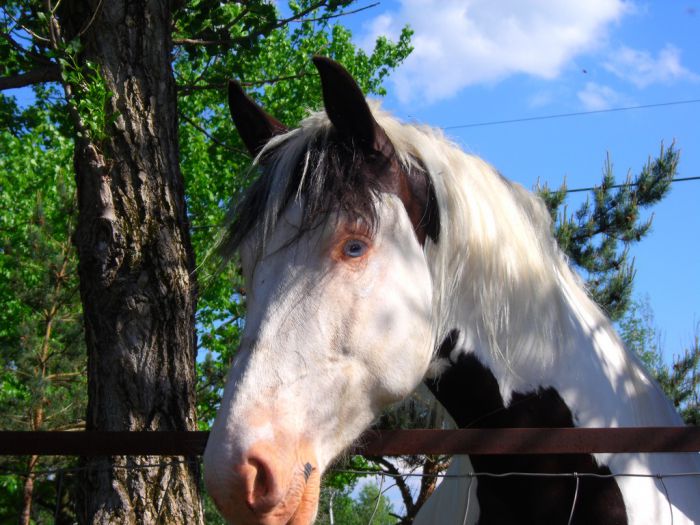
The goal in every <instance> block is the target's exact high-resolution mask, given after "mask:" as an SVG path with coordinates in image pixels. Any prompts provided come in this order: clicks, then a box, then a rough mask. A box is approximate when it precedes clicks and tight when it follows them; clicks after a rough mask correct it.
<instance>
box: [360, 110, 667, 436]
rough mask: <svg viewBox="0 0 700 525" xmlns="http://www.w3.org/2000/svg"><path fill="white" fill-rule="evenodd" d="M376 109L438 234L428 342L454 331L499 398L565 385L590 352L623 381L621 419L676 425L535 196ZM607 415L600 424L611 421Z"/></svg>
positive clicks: (430, 248) (429, 249)
mask: <svg viewBox="0 0 700 525" xmlns="http://www.w3.org/2000/svg"><path fill="white" fill-rule="evenodd" d="M374 115H375V118H376V119H377V121H378V122H379V124H380V125H381V126H382V128H384V130H385V131H386V133H387V135H388V136H389V138H390V139H391V141H392V142H393V144H394V147H395V149H396V151H397V154H398V155H399V157H400V159H401V161H402V162H403V163H404V164H406V165H410V164H416V161H417V164H418V165H419V166H423V167H424V168H425V169H426V170H427V172H428V174H429V176H430V178H431V180H432V182H433V185H434V187H435V191H436V197H437V201H438V208H439V210H440V225H441V231H440V239H439V242H438V243H437V244H433V243H431V242H429V243H427V245H426V256H427V258H428V260H429V262H430V264H431V266H432V268H433V275H434V286H435V288H436V293H435V298H436V302H435V316H434V318H435V320H436V322H437V326H436V327H435V329H436V330H435V333H436V335H437V338H438V339H437V341H436V343H439V341H441V340H442V338H444V337H445V336H446V334H447V333H448V332H449V331H450V330H452V329H454V328H458V329H459V330H460V333H461V335H462V339H461V341H460V343H461V348H459V349H458V350H457V351H474V352H476V355H477V356H478V357H479V359H480V360H482V361H483V362H485V364H487V365H488V366H489V367H490V368H491V369H492V371H493V372H494V374H495V375H496V377H497V378H498V379H499V385H500V388H501V394H502V396H503V398H504V400H505V402H506V403H508V401H509V399H510V396H511V394H512V392H513V391H514V390H519V391H527V390H532V389H535V388H537V387H538V386H541V385H548V384H549V385H552V384H556V383H559V382H565V381H566V380H565V379H563V378H562V375H566V372H565V371H566V369H567V368H572V367H577V366H579V363H580V362H581V361H585V360H589V361H590V360H591V359H592V358H593V356H592V355H590V354H588V355H585V354H586V351H587V350H590V351H591V352H594V353H598V354H599V355H598V358H599V359H601V360H602V361H603V362H606V363H607V364H608V365H609V368H608V370H607V372H608V376H611V375H616V376H619V377H625V381H626V383H625V385H624V387H623V388H619V389H617V391H616V392H614V395H615V396H618V398H619V401H620V403H623V404H626V405H627V407H628V408H627V411H628V412H629V413H630V416H631V417H630V419H628V420H627V421H626V422H624V424H626V425H641V424H651V423H652V420H651V419H650V417H658V414H666V415H667V416H666V418H665V419H666V420H667V421H668V422H669V423H670V422H673V423H676V422H677V421H678V417H677V415H676V414H675V411H674V410H673V408H672V407H670V404H669V403H668V402H667V401H666V399H665V398H664V396H663V395H662V394H661V392H660V391H659V389H658V388H657V387H656V385H655V384H654V383H653V381H651V380H650V378H649V376H648V374H647V372H646V371H645V370H644V368H643V367H642V366H641V365H640V363H639V362H638V361H637V359H636V358H635V357H634V356H632V355H630V354H629V353H628V352H627V351H626V349H625V348H624V345H623V344H622V342H621V341H620V339H619V337H618V336H617V334H616V333H615V330H614V329H613V327H612V324H611V322H610V321H609V319H608V318H607V317H606V316H605V315H604V314H603V313H602V312H601V310H600V309H599V307H598V306H597V305H596V304H595V303H594V301H593V300H592V299H590V297H588V295H587V293H586V292H585V289H584V286H583V284H582V282H581V279H580V278H579V277H578V275H576V274H575V273H574V272H573V271H572V270H571V268H570V267H569V265H568V262H567V260H566V257H565V256H564V255H563V253H562V252H561V251H560V250H559V248H558V246H557V245H556V241H555V239H554V237H553V235H552V224H551V218H550V215H549V212H548V211H547V209H546V207H545V206H544V203H543V202H542V200H541V199H540V198H538V197H537V196H535V195H534V194H532V193H531V192H529V191H527V190H525V189H524V188H523V187H522V186H520V185H519V184H516V183H513V182H511V181H508V180H507V179H505V178H504V177H502V176H501V175H500V174H499V173H497V172H496V171H495V170H494V169H493V167H491V166H490V165H489V164H487V163H486V162H484V161H483V160H482V159H480V158H477V157H474V156H472V155H468V154H466V153H464V152H463V151H462V150H461V149H460V148H458V147H457V146H455V145H454V144H452V143H451V142H450V141H449V140H447V139H446V138H445V137H444V136H443V134H442V133H441V132H440V131H439V130H435V129H433V128H429V127H427V126H414V125H406V124H403V123H401V122H399V121H398V120H396V119H394V118H393V117H391V116H389V115H388V114H386V113H385V112H382V111H381V110H379V109H377V108H374ZM582 343H583V344H584V345H585V343H589V345H590V348H588V349H586V348H582ZM579 374H583V370H580V371H579ZM608 378H609V379H610V380H614V378H612V377H608ZM591 379H592V378H590V377H589V378H588V380H591ZM560 388H561V389H566V386H565V385H563V384H562V385H560ZM628 403H629V404H628ZM650 413H654V414H656V415H657V416H650ZM606 419H608V421H606V422H602V421H598V423H601V425H605V424H615V421H611V420H610V417H607V418H606ZM654 422H656V423H658V422H659V421H658V419H656V420H654ZM618 424H620V422H619V421H618Z"/></svg>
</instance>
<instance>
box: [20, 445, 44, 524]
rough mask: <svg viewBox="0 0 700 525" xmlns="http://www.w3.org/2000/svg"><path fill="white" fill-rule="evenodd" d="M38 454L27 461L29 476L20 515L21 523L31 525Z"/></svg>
mask: <svg viewBox="0 0 700 525" xmlns="http://www.w3.org/2000/svg"><path fill="white" fill-rule="evenodd" d="M38 459H39V457H38V456H30V458H29V461H27V477H26V479H25V480H24V485H23V487H22V511H21V512H20V515H19V525H30V523H31V521H32V500H33V497H34V468H35V467H36V463H37V460H38Z"/></svg>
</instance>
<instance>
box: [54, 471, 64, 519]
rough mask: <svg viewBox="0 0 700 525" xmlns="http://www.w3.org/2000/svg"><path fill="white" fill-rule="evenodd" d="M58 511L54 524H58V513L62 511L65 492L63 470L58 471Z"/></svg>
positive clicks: (55, 513) (56, 511)
mask: <svg viewBox="0 0 700 525" xmlns="http://www.w3.org/2000/svg"><path fill="white" fill-rule="evenodd" d="M56 483H57V485H58V486H57V487H56V510H55V511H54V513H53V521H54V523H56V522H58V512H59V511H60V510H61V495H62V491H63V470H62V469H60V470H59V471H58V479H57V480H56Z"/></svg>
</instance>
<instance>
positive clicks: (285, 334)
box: [204, 58, 439, 524]
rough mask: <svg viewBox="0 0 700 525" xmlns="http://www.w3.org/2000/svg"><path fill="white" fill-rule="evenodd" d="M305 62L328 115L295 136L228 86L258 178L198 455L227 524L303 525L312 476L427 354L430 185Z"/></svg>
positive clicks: (407, 388) (354, 101)
mask: <svg viewBox="0 0 700 525" xmlns="http://www.w3.org/2000/svg"><path fill="white" fill-rule="evenodd" d="M314 63H315V65H316V67H317V69H318V72H319V74H320V78H321V84H322V89H323V101H324V106H325V114H322V113H318V114H315V115H312V116H311V117H309V118H308V119H307V120H306V121H304V122H303V123H302V125H301V128H299V129H296V130H292V131H288V130H287V129H286V128H285V127H284V126H283V125H282V124H281V123H280V122H279V121H277V120H276V119H274V118H273V117H271V116H269V115H268V114H267V113H266V112H265V111H264V110H262V109H261V108H259V107H258V106H257V105H256V104H255V103H254V102H253V101H252V100H251V99H249V98H248V97H246V95H245V94H244V93H243V91H242V90H241V88H240V87H239V86H238V85H237V84H235V83H232V84H231V85H230V87H229V103H230V109H231V114H232V117H233V120H234V122H235V124H236V126H237V128H238V130H239V132H240V135H241V137H242V139H243V141H244V143H245V144H246V146H247V147H248V149H249V150H250V152H251V154H253V156H255V157H256V164H257V166H258V169H259V171H260V177H259V179H258V180H257V181H256V182H255V183H254V185H253V186H252V188H251V189H250V191H249V192H248V194H247V196H246V197H245V198H244V199H243V201H242V202H241V203H240V205H239V206H238V207H237V208H236V209H235V210H234V219H233V223H232V225H231V227H230V230H229V233H228V236H227V239H226V240H225V242H224V245H225V246H227V249H229V250H235V251H237V252H238V253H240V260H241V265H242V269H243V273H244V277H245V281H246V294H247V295H246V304H247V316H246V321H245V328H244V332H243V335H242V340H241V346H240V349H239V350H238V352H237V355H236V358H235V360H234V363H233V366H232V369H231V371H230V373H229V376H228V379H227V383H226V387H225V390H224V395H223V400H222V403H221V407H220V410H219V413H218V415H217V418H216V421H215V423H214V425H213V427H212V431H211V435H210V438H209V442H208V444H207V448H206V452H205V455H204V468H205V482H206V486H207V489H208V491H209V493H210V494H211V495H212V497H213V498H214V500H215V502H216V504H217V506H218V508H219V510H220V511H221V512H222V514H223V515H224V516H225V517H226V518H227V519H228V520H229V521H231V522H233V523H245V524H248V523H265V524H284V523H294V524H307V523H311V522H312V521H313V519H314V517H315V515H316V510H317V506H318V498H319V488H320V478H321V474H322V473H323V471H324V470H325V469H326V468H327V467H328V465H329V464H330V463H331V461H332V460H333V459H334V458H335V457H336V456H337V455H338V454H339V453H341V452H342V451H343V450H345V449H346V448H347V447H348V446H349V445H351V444H352V443H353V441H354V440H356V439H357V437H358V436H359V435H360V434H361V432H362V431H363V430H364V429H366V428H367V426H368V425H369V424H370V423H371V422H372V420H373V419H374V418H376V416H377V415H378V414H379V413H380V412H381V411H382V410H383V409H384V408H385V407H387V406H388V405H389V404H391V403H393V402H396V401H398V400H401V399H402V398H404V397H406V396H407V395H409V394H410V393H411V391H412V390H413V389H414V388H415V387H416V386H417V385H418V384H419V382H420V381H421V380H422V379H423V377H424V375H425V373H426V370H427V369H428V367H429V365H430V362H431V356H432V353H433V348H434V346H435V341H434V331H435V327H434V323H433V306H434V305H433V290H432V279H431V272H430V268H429V266H428V264H427V262H426V257H425V255H424V251H425V249H426V244H428V243H436V242H437V239H438V234H439V213H438V210H437V208H436V204H435V196H434V194H433V188H432V186H431V182H430V179H429V178H428V176H427V174H426V173H425V172H424V171H423V170H422V169H421V167H420V166H419V165H416V164H415V163H414V164H412V163H411V162H407V159H401V158H399V157H398V155H397V154H396V151H395V149H394V147H393V145H392V141H391V140H390V138H389V135H388V134H387V132H386V131H385V130H384V129H382V127H381V126H380V125H379V124H378V122H377V120H376V119H375V117H374V116H373V113H372V111H371V109H370V107H369V105H368V104H367V102H366V100H365V98H364V95H363V94H362V91H361V90H360V88H359V87H358V85H357V84H356V82H355V81H354V80H353V78H352V77H351V76H350V74H349V73H348V72H347V71H346V70H345V69H343V68H342V67H341V66H340V65H338V64H337V63H335V62H333V61H331V60H328V59H325V58H315V59H314Z"/></svg>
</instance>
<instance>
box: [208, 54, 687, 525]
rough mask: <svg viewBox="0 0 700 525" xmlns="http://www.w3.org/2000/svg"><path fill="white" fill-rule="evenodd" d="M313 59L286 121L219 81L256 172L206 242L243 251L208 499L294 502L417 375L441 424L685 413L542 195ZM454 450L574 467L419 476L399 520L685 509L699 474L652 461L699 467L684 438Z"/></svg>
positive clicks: (283, 512)
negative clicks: (390, 110) (239, 322)
mask: <svg viewBox="0 0 700 525" xmlns="http://www.w3.org/2000/svg"><path fill="white" fill-rule="evenodd" d="M313 62H314V64H315V66H316V68H317V70H318V73H319V76H320V81H321V87H322V94H323V103H324V110H323V111H320V112H315V113H311V114H310V115H309V116H308V117H307V118H306V119H305V120H303V121H302V122H301V124H300V126H299V127H298V128H296V129H292V130H289V129H287V128H286V127H285V126H284V125H283V124H282V123H280V122H279V121H278V120H276V119H275V118H274V117H272V116H271V115H269V114H268V113H267V112H265V111H264V110H263V109H262V108H260V107H259V106H258V105H257V104H256V103H255V102H254V101H253V100H252V99H250V98H249V97H247V96H246V94H245V93H244V92H243V90H242V89H241V87H240V85H238V84H237V83H235V82H231V83H230V85H229V93H228V96H229V106H230V110H231V116H232V118H233V121H234V123H235V125H236V127H237V129H238V131H239V133H240V136H241V138H242V140H243V142H244V143H245V145H246V147H247V148H248V149H249V151H250V152H251V154H252V155H253V156H254V158H255V161H254V166H255V169H256V170H257V171H258V173H259V176H258V178H257V180H256V181H255V182H254V183H253V184H252V185H251V187H250V189H249V190H248V191H247V193H246V194H245V196H244V197H243V198H242V199H241V200H240V201H239V202H238V203H237V204H236V205H235V206H234V208H233V211H232V214H231V221H230V223H229V226H228V227H227V228H226V230H225V232H224V234H223V238H222V241H221V244H220V251H221V253H222V255H223V256H224V257H233V256H234V254H236V253H238V254H239V255H240V264H241V267H242V272H243V275H244V278H245V282H246V286H245V291H246V304H247V316H246V320H245V327H244V331H243V334H242V338H241V342H240V349H239V350H238V353H237V355H236V357H235V359H234V361H233V364H232V367H231V370H230V372H229V375H228V377H227V382H226V386H225V389H224V393H223V398H222V401H221V406H220V408H219V412H218V414H217V416H216V419H215V421H214V423H213V426H212V429H211V433H210V437H209V440H208V443H207V446H206V451H205V454H204V476H205V485H206V488H207V490H208V492H209V494H210V495H211V496H212V498H213V499H214V501H215V503H216V506H217V507H218V509H219V511H220V512H221V513H222V515H223V516H224V517H225V518H226V519H227V520H229V521H230V522H232V523H240V524H268V525H273V524H274V525H276V524H285V523H289V524H294V525H305V524H309V523H312V522H313V521H314V519H315V516H316V513H317V506H318V500H319V489H320V485H321V475H322V474H323V472H324V470H326V469H327V468H328V467H329V465H331V464H332V461H333V460H334V458H336V457H337V456H338V455H339V454H341V453H342V452H343V451H345V450H347V449H348V447H350V446H351V445H352V444H353V443H354V442H355V440H357V438H358V436H359V435H360V434H361V433H362V431H363V430H365V429H366V428H367V427H368V426H369V425H370V424H371V423H372V421H373V420H374V419H375V418H376V417H377V416H378V414H380V413H381V412H382V411H383V410H385V409H386V407H388V406H390V405H391V404H393V403H395V402H397V401H400V400H402V399H405V398H406V397H407V396H409V395H410V394H411V393H412V392H413V391H414V389H415V388H416V387H417V386H418V385H420V384H421V383H423V384H425V385H426V386H427V387H428V388H429V389H430V391H431V392H432V393H433V394H434V396H435V397H436V399H437V400H438V401H439V402H440V403H441V404H442V405H443V406H444V407H445V408H446V409H447V411H448V412H449V414H450V416H451V417H452V418H453V419H454V421H455V423H456V424H457V425H458V426H459V427H490V428H500V427H542V428H546V427H632V426H668V425H681V424H682V422H681V420H680V418H679V417H678V415H677V414H676V412H675V410H674V408H673V406H672V405H671V403H670V402H669V401H668V400H667V399H666V398H665V396H664V395H663V393H662V392H661V390H660V388H659V387H658V386H657V384H656V383H655V382H654V381H653V379H652V378H651V377H650V375H649V374H648V373H647V372H646V371H645V369H644V368H643V366H642V365H641V364H640V363H639V362H638V361H637V359H635V358H634V357H633V356H632V355H631V354H630V353H628V352H627V351H626V350H625V348H624V345H623V344H622V342H621V340H620V339H619V337H618V336H617V335H616V333H615V330H614V328H613V326H612V324H611V322H610V321H609V319H608V318H607V317H606V316H605V315H604V314H603V312H602V311H601V310H600V308H599V307H598V306H596V304H595V303H594V302H593V301H592V300H591V298H590V297H589V296H588V295H587V293H586V291H585V289H584V287H583V285H582V282H581V279H580V278H579V277H578V276H577V275H576V274H575V272H574V271H573V270H572V269H571V268H570V267H569V265H568V263H567V260H566V258H565V256H564V255H563V254H562V253H561V252H560V250H559V249H558V247H557V245H556V242H555V240H554V238H553V236H552V234H551V218H550V215H549V213H548V212H547V210H546V209H545V206H544V205H543V203H542V202H541V200H540V199H539V198H537V197H536V196H534V195H533V194H531V193H530V192H528V191H526V190H525V189H524V188H523V187H521V186H520V185H518V184H515V183H513V182H510V181H508V180H507V179H506V178H504V177H503V176H501V175H500V174H499V173H498V172H497V171H495V170H494V169H493V168H492V167H491V166H490V165H489V164H487V163H486V162H485V161H483V160H481V159H479V158H477V157H474V156H471V155H468V154H466V153H464V152H463V151H462V150H460V149H459V148H458V147H456V146H455V145H454V144H452V143H450V142H449V141H448V140H447V139H446V138H445V137H444V136H443V134H441V133H440V132H439V131H438V130H435V129H431V128H429V127H427V126H422V125H408V124H404V123H401V122H400V121H399V120H397V119H395V118H393V117H392V116H390V115H389V114H387V113H385V112H384V111H382V110H381V109H380V108H379V107H378V106H377V105H376V104H375V103H373V102H368V101H367V100H366V99H365V97H364V94H363V93H362V91H361V89H360V88H359V87H358V85H357V83H356V82H355V80H354V79H353V78H352V76H351V75H350V74H349V73H348V72H347V71H346V70H345V69H344V68H343V67H342V66H341V65H339V64H338V63H336V62H334V61H332V60H330V59H327V58H322V57H315V58H314V59H313ZM469 459H470V461H471V463H472V465H473V468H474V469H475V471H476V472H489V473H496V474H498V473H508V472H531V473H581V474H589V476H581V477H579V478H578V479H577V480H574V479H573V477H568V478H561V477H544V476H541V477H503V478H499V479H494V478H489V477H479V478H478V479H475V480H474V481H473V482H469V484H468V485H467V484H465V483H462V485H461V487H462V488H461V493H459V494H457V493H456V492H455V490H454V488H455V485H454V484H451V483H450V482H448V481H445V482H444V483H443V484H442V485H440V487H439V488H438V489H437V492H436V493H435V494H434V495H433V497H440V496H441V494H442V495H447V494H450V496H449V498H448V499H443V500H441V501H442V502H443V503H442V504H441V505H438V506H434V505H433V506H432V507H431V510H430V511H429V512H426V513H423V514H422V515H421V514H419V516H418V519H417V521H418V522H420V521H421V520H422V522H423V523H459V524H462V523H467V522H469V523H479V524H480V525H488V524H530V523H533V524H534V523H538V524H543V523H544V524H550V523H578V524H592V523H596V524H616V525H617V524H641V523H645V524H647V523H673V524H676V525H677V524H680V523H692V522H694V521H695V520H700V497H698V496H699V495H700V485H699V484H698V481H697V479H690V478H684V477H667V478H660V477H654V475H655V474H657V473H669V474H672V473H680V472H687V471H699V470H700V461H699V460H698V455H697V454H666V453H664V454H641V453H640V454H627V453H626V454H614V455H613V454H592V455H591V454H572V455H555V454H552V455H546V456H518V455H512V456H500V457H494V456H472V457H470V458H469ZM630 473H632V474H635V475H641V476H623V474H630ZM645 475H648V476H645ZM450 490H451V491H452V492H448V491H450ZM455 498H458V499H455ZM465 502H466V503H465ZM450 506H451V507H454V508H459V509H464V508H465V507H466V512H467V514H468V515H467V516H464V515H462V513H461V512H462V511H461V510H460V512H451V513H450V512H448V509H447V508H446V507H450ZM450 516H451V517H450Z"/></svg>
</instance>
